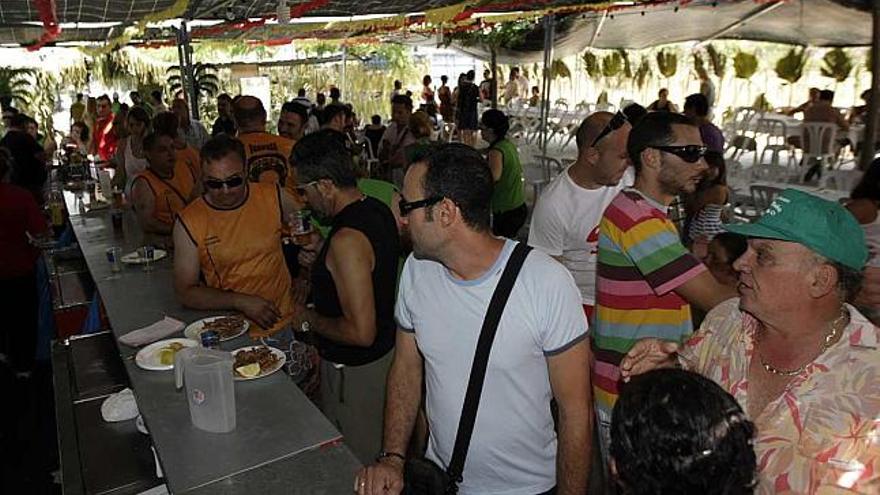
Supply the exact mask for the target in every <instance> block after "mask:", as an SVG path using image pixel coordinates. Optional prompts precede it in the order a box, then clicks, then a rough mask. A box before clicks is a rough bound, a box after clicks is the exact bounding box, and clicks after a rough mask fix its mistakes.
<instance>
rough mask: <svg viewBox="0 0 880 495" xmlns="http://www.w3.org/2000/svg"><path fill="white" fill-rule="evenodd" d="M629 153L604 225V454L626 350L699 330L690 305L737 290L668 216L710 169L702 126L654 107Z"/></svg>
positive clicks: (600, 294)
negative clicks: (625, 183)
mask: <svg viewBox="0 0 880 495" xmlns="http://www.w3.org/2000/svg"><path fill="white" fill-rule="evenodd" d="M627 152H628V153H629V157H630V160H631V161H632V163H633V166H634V168H635V171H636V180H635V183H634V184H633V187H632V188H628V189H624V190H623V191H621V192H620V193H618V195H617V197H615V198H614V200H613V201H612V202H611V204H610V205H609V206H608V208H607V209H606V210H605V213H604V215H603V216H602V221H601V223H600V224H599V253H598V264H597V270H596V272H597V278H596V314H595V316H594V320H593V329H594V331H593V333H592V338H593V349H594V353H595V361H594V363H593V377H594V378H593V380H594V381H593V383H594V387H593V389H594V397H595V409H596V416H597V420H598V423H599V432H600V435H599V440H600V446H601V447H602V454H603V457H604V458H605V459H606V460H607V456H608V445H609V442H610V426H611V410H612V408H613V407H614V403H615V402H616V400H617V395H618V388H619V380H620V368H619V365H620V360H621V359H622V358H623V356H624V355H625V354H626V353H627V352H628V351H629V350H630V348H631V347H632V346H633V345H634V344H635V342H636V341H637V340H638V339H641V338H647V337H658V338H662V339H666V340H670V341H676V342H680V341H681V340H682V339H684V338H686V337H688V336H689V335H690V334H691V332H692V331H693V324H692V323H691V308H690V304H694V305H696V306H697V307H699V308H700V309H703V310H706V311H708V310H710V309H712V308H713V307H714V306H715V305H717V304H718V303H720V302H721V301H724V300H725V299H728V298H730V297H732V296H733V290H732V289H731V288H729V287H727V286H725V285H722V284H720V283H718V282H717V281H716V280H715V278H714V277H713V276H712V274H711V273H710V272H709V271H708V270H707V269H706V267H705V266H703V264H702V263H700V261H699V260H698V259H697V258H696V257H694V256H693V255H692V254H691V253H690V252H689V251H688V250H687V248H685V247H684V245H682V243H681V240H680V239H681V237H680V236H679V233H678V231H677V229H676V228H675V225H674V224H673V223H672V221H671V220H669V218H668V217H667V209H668V207H669V205H670V204H671V203H672V202H673V200H674V199H675V196H676V195H678V194H682V193H692V192H694V190H695V188H696V187H697V184H698V183H699V182H700V180H701V179H702V178H703V174H704V173H705V172H706V170H708V166H707V165H706V162H705V160H704V159H703V155H704V154H705V152H706V146H704V145H703V141H702V139H701V138H700V130H699V128H698V127H697V126H696V125H694V123H693V122H692V121H691V120H690V119H688V118H687V117H685V116H683V115H680V114H675V113H671V112H653V113H649V114H648V115H646V116H645V117H643V118H642V119H641V120H640V121H639V122H638V123H637V124H636V125H635V127H634V128H633V129H632V131H631V132H630V135H629V138H628V139H627Z"/></svg>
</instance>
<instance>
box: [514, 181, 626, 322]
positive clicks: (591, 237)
mask: <svg viewBox="0 0 880 495" xmlns="http://www.w3.org/2000/svg"><path fill="white" fill-rule="evenodd" d="M569 168H570V167H569ZM632 183H633V171H632V168H629V169H627V171H626V173H624V175H623V178H622V179H621V180H620V182H619V183H618V184H617V185H616V186H603V187H599V188H597V189H585V188H583V187H581V186H579V185H577V184H575V182H574V181H573V180H572V179H571V176H569V175H568V168H566V169H565V171H563V172H562V173H561V174H559V175H558V176H556V178H555V179H553V181H552V182H551V183H550V184H548V185H547V187H546V188H545V189H544V192H542V193H541V198H540V199H539V200H538V203H537V205H535V211H534V212H533V213H532V223H531V225H530V226H529V245H530V246H532V247H535V248H538V249H540V250H541V251H544V252H545V253H547V254H549V255H550V256H557V257H561V259H562V264H563V265H565V267H566V268H568V270H569V271H570V272H571V274H572V276H574V281H575V282H576V283H577V286H578V289H580V291H581V300H582V302H583V304H587V305H590V306H592V305H594V304H596V255H597V253H598V252H599V222H600V221H601V220H602V214H603V213H605V208H607V207H608V205H609V204H611V201H612V200H614V197H615V196H617V193H618V192H620V191H622V190H623V189H625V188H627V187H629V186H631V185H632Z"/></svg>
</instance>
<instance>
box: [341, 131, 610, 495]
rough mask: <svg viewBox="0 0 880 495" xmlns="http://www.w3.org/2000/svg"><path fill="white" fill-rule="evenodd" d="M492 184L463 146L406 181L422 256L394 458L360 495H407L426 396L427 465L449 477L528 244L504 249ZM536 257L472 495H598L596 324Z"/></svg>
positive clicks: (504, 353) (404, 356) (514, 312)
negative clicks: (482, 365) (482, 346)
mask: <svg viewBox="0 0 880 495" xmlns="http://www.w3.org/2000/svg"><path fill="white" fill-rule="evenodd" d="M492 184H493V181H492V174H491V172H490V170H489V167H488V164H487V163H486V160H485V159H484V158H483V157H482V156H481V155H480V154H479V153H478V152H477V151H476V150H474V149H472V148H470V147H468V146H465V145H462V144H448V145H444V146H443V147H441V148H439V149H437V150H435V151H433V152H432V153H431V154H429V155H428V156H427V157H425V158H424V159H423V160H420V161H418V162H416V163H414V164H413V165H412V166H410V168H409V170H408V171H407V173H406V177H405V179H404V188H403V196H404V199H403V200H402V201H401V206H400V209H401V214H402V215H403V218H404V225H405V226H406V227H407V228H408V229H409V231H410V235H411V237H412V241H413V248H414V251H413V256H411V257H409V258H408V259H407V261H406V265H405V267H404V270H403V274H402V275H401V283H400V290H399V293H398V298H397V306H396V315H397V322H398V325H399V327H398V328H399V329H398V331H397V341H396V344H395V350H394V362H393V364H392V367H391V371H390V372H389V374H388V387H387V388H388V395H387V398H386V406H385V436H384V443H383V451H382V452H381V453H379V455H378V458H377V461H376V462H375V463H374V464H373V465H371V466H369V467H368V468H366V469H364V470H362V471H361V472H360V473H359V474H358V476H357V478H356V481H355V488H356V491H357V493H358V494H359V495H372V494H376V495H378V494H397V493H400V491H401V489H402V488H403V461H404V454H405V452H406V446H407V443H408V441H409V438H410V436H411V434H412V431H413V426H414V424H415V418H416V414H417V411H418V408H419V404H420V403H421V402H422V390H423V384H424V390H425V394H426V395H425V397H426V399H425V408H426V412H427V418H428V421H429V423H430V428H429V430H430V438H429V440H428V449H427V452H426V457H427V458H428V459H430V460H431V461H434V462H435V463H437V464H438V466H444V467H445V466H447V465H449V463H450V459H451V457H452V451H453V444H454V443H455V439H456V430H457V428H458V424H459V418H460V415H461V411H462V404H463V403H464V396H465V389H467V388H468V381H469V375H470V371H471V365H472V364H473V356H474V350H475V349H476V348H477V339H478V336H480V334H481V326H482V322H483V319H484V317H485V316H486V310H487V308H488V306H489V301H490V300H491V299H492V298H493V297H494V296H493V293H494V292H495V288H496V286H498V284H499V280H500V279H501V273H502V271H504V267H505V266H506V265H507V263H508V260H509V259H510V258H511V257H512V256H514V252H515V251H516V252H517V253H520V254H521V253H522V251H521V250H522V247H518V246H517V242H516V241H513V240H510V239H501V238H498V237H495V236H493V235H492V230H491V227H490V220H489V219H490V214H491V197H492ZM525 254H526V258H525V261H524V263H523V265H522V269H521V271H520V272H519V274H518V276H516V281H515V284H514V285H513V289H512V291H511V292H510V299H509V301H508V303H507V305H506V306H505V307H504V310H503V312H502V315H501V317H500V323H499V324H498V330H497V331H498V337H496V338H495V339H494V343H493V344H492V348H491V354H490V355H489V359H488V363H487V369H486V375H485V382H484V384H483V387H482V390H481V394H480V395H481V399H480V404H479V409H478V413H477V415H476V419H475V424H474V427H473V437H472V438H471V441H470V444H469V447H468V453H467V462H466V464H465V465H464V467H463V472H462V473H461V475H462V478H461V479H459V480H458V481H459V482H460V483H459V485H460V493H493V494H500V493H507V494H513V493H528V494H537V493H540V494H545V493H546V494H551V493H553V494H555V493H559V494H565V495H569V494H583V493H585V492H586V488H587V487H586V482H587V476H588V472H589V467H590V466H589V461H590V439H591V432H592V416H593V415H592V411H591V409H590V402H591V401H590V378H589V371H588V363H589V360H590V351H589V347H588V346H587V342H586V332H587V321H586V318H584V314H583V311H582V309H581V307H580V297H579V295H578V290H577V287H576V286H575V284H574V280H573V279H572V277H571V275H570V274H569V273H568V271H566V270H565V268H564V267H563V266H562V265H560V264H559V263H557V262H556V261H554V260H553V259H551V258H550V257H549V256H547V255H546V254H544V253H541V252H538V251H532V252H526V253H525ZM551 398H555V399H556V403H557V404H558V411H559V414H558V423H557V425H558V429H555V428H554V420H553V415H552V414H551V409H550V400H551ZM557 431H558V433H557ZM441 469H443V468H441ZM456 474H457V473H456Z"/></svg>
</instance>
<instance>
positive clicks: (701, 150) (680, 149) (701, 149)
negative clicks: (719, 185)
mask: <svg viewBox="0 0 880 495" xmlns="http://www.w3.org/2000/svg"><path fill="white" fill-rule="evenodd" d="M651 148H654V149H655V150H660V151H665V152H667V153H672V154H673V155H675V156H677V157H679V158H681V159H682V160H684V161H686V162H688V163H697V162H698V161H700V158H703V157H704V156H706V150H707V149H708V148H706V147H705V146H701V145H698V144H687V145H684V146H651Z"/></svg>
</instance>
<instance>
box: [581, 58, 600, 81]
mask: <svg viewBox="0 0 880 495" xmlns="http://www.w3.org/2000/svg"><path fill="white" fill-rule="evenodd" d="M581 60H583V62H584V70H585V71H586V72H587V75H588V76H590V79H592V80H594V81H595V80H598V79H599V78H600V77H602V66H601V64H600V62H599V57H597V56H596V54H595V53H593V52H591V51H586V52H584V54H583V55H581Z"/></svg>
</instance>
